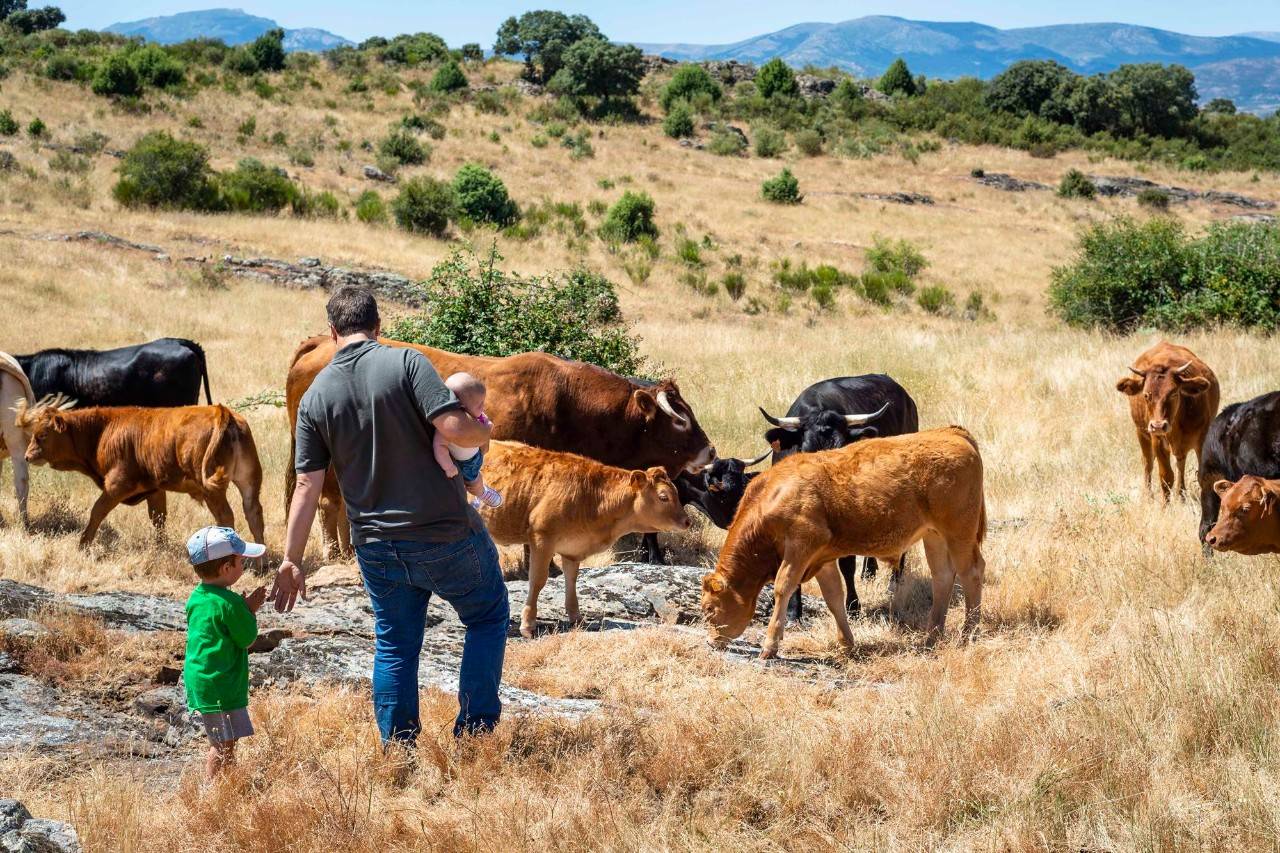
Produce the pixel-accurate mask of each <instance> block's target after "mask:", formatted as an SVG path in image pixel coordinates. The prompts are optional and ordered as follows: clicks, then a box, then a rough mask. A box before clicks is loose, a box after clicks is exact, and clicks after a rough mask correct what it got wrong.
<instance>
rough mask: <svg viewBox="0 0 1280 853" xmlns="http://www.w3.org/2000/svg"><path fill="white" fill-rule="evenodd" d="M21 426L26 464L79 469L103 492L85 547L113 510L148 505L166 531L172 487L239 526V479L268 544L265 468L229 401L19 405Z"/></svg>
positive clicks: (256, 531) (253, 528)
mask: <svg viewBox="0 0 1280 853" xmlns="http://www.w3.org/2000/svg"><path fill="white" fill-rule="evenodd" d="M18 409H19V411H18V425H19V426H20V427H22V428H23V429H24V430H26V431H27V432H28V433H30V435H31V441H30V443H29V444H28V445H27V454H26V456H27V461H28V462H31V463H34V464H37V465H49V466H50V467H52V468H53V469H55V470H57V471H78V472H80V473H81V474H84V475H85V476H86V477H89V478H90V479H91V480H93V481H94V482H95V483H97V484H98V488H100V489H102V494H101V495H99V496H98V500H97V501H96V502H95V503H94V505H93V511H92V512H91V513H90V514H89V524H88V526H87V527H85V529H84V533H83V534H81V536H80V547H81V548H87V547H88V546H89V543H90V542H92V541H93V538H94V536H95V535H96V534H97V532H98V527H99V526H100V525H101V524H102V521H103V519H104V518H106V517H107V513H109V512H111V510H112V509H114V508H115V507H116V506H117V505H119V504H121V503H124V504H129V505H131V506H132V505H135V504H138V503H141V502H142V501H144V500H145V501H146V502H147V511H148V513H149V514H150V516H151V523H152V524H153V525H155V528H156V531H157V533H159V532H161V531H163V529H164V518H165V508H166V498H165V493H166V492H182V493H184V494H187V495H190V496H191V497H192V498H194V499H195V500H196V501H197V502H199V503H202V504H204V505H205V506H207V507H208V508H209V511H210V512H212V513H213V518H214V521H215V522H217V523H218V524H220V525H223V526H225V527H234V526H235V516H234V515H233V514H232V512H231V505H230V504H228V503H227V485H228V484H229V483H235V484H236V488H237V489H238V490H239V491H240V497H241V500H242V502H243V505H244V515H245V521H246V522H247V523H248V525H249V530H250V532H251V533H252V534H253V538H254V540H255V541H257V542H262V541H264V531H263V524H262V503H261V502H260V501H259V498H258V495H259V492H260V491H261V489H262V466H261V465H260V463H259V461H258V451H257V448H256V446H255V445H254V441H253V433H252V432H250V431H249V424H248V423H247V422H246V421H245V419H244V418H242V417H241V416H240V415H238V414H236V413H234V412H232V411H231V410H230V409H228V408H227V407H226V406H182V407H177V408H167V409H147V408H142V407H139V406H125V407H102V408H96V407H95V408H89V409H76V410H73V411H69V412H68V411H62V410H60V409H58V408H57V407H55V406H53V405H41V406H36V407H35V408H33V409H28V408H27V407H26V405H25V404H20V405H19V407H18Z"/></svg>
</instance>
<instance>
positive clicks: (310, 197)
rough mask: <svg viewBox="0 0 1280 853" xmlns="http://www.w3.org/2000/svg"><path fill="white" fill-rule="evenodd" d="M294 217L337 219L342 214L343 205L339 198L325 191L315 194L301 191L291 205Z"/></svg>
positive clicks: (304, 190)
mask: <svg viewBox="0 0 1280 853" xmlns="http://www.w3.org/2000/svg"><path fill="white" fill-rule="evenodd" d="M289 206H290V208H292V210H293V215H294V216H301V217H304V218H306V219H337V218H338V217H339V215H341V213H342V204H341V203H340V202H339V201H338V197H337V196H336V195H334V194H333V193H331V192H329V191H328V190H325V191H323V192H318V193H313V192H311V191H310V190H307V189H301V190H299V191H298V192H297V193H296V194H295V195H294V197H293V200H292V201H291V202H290V203H289Z"/></svg>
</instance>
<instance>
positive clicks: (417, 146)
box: [378, 129, 430, 166]
mask: <svg viewBox="0 0 1280 853" xmlns="http://www.w3.org/2000/svg"><path fill="white" fill-rule="evenodd" d="M378 154H380V155H381V156H382V157H385V158H386V159H387V160H390V161H392V162H393V163H394V164H395V165H398V166H403V165H417V164H419V163H425V162H427V158H428V157H429V156H430V150H429V149H428V148H427V147H426V146H424V145H423V144H422V143H421V142H419V141H418V140H417V139H415V138H414V136H413V134H412V133H409V132H408V131H407V130H404V129H400V130H393V131H391V132H390V133H388V134H387V135H386V136H384V137H383V138H382V140H381V141H380V142H379V143H378Z"/></svg>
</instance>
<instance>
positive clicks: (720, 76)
mask: <svg viewBox="0 0 1280 853" xmlns="http://www.w3.org/2000/svg"><path fill="white" fill-rule="evenodd" d="M698 64H699V65H701V66H702V67H703V68H705V69H707V73H708V74H710V75H711V76H712V77H715V78H716V79H717V80H719V81H720V82H721V83H723V84H724V85H726V86H736V85H737V84H738V83H742V82H745V81H747V80H754V79H756V67H755V65H753V64H752V63H750V62H739V61H738V60H736V59H712V60H708V61H707V62H700V63H698Z"/></svg>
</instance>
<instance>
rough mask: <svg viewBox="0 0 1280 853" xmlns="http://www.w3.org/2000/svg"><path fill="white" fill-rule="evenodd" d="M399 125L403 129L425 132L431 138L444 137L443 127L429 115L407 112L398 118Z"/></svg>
mask: <svg viewBox="0 0 1280 853" xmlns="http://www.w3.org/2000/svg"><path fill="white" fill-rule="evenodd" d="M400 126H401V127H403V128H404V129H405V130H412V131H414V132H416V133H425V134H426V135H427V136H430V137H431V138H432V139H435V140H440V139H444V135H445V127H444V125H443V124H441V123H440V122H438V121H436V120H435V119H433V118H432V117H431V116H424V115H421V114H419V113H409V114H407V115H405V116H404V117H402V118H401V119H400Z"/></svg>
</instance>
